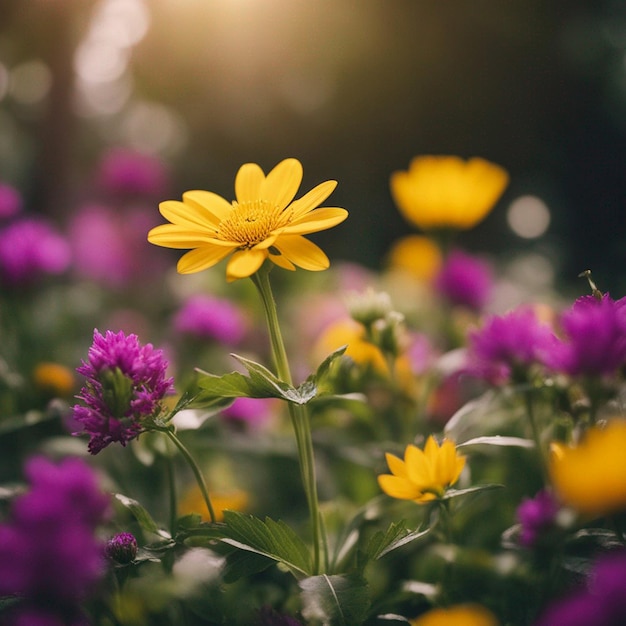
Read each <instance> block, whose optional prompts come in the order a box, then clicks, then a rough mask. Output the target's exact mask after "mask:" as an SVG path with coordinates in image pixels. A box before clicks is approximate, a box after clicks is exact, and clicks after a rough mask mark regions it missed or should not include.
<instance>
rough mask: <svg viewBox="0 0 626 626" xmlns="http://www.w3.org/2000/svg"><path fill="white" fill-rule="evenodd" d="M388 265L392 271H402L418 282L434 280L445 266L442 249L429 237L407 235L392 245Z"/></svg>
mask: <svg viewBox="0 0 626 626" xmlns="http://www.w3.org/2000/svg"><path fill="white" fill-rule="evenodd" d="M387 263H388V265H389V267H391V268H392V269H401V270H404V271H406V272H408V273H409V274H412V275H413V276H415V277H416V278H417V279H418V280H421V281H425V282H428V281H430V280H432V279H433V278H434V277H435V275H436V274H437V272H438V271H439V270H440V269H441V265H442V264H443V255H442V252H441V248H440V247H439V246H438V245H437V244H436V243H435V242H434V241H433V240H432V239H430V238H429V237H424V236H423V235H407V236H406V237H402V238H401V239H398V240H397V241H396V242H394V244H393V245H392V247H391V249H390V251H389V254H388V257H387Z"/></svg>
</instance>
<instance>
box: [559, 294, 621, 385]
mask: <svg viewBox="0 0 626 626" xmlns="http://www.w3.org/2000/svg"><path fill="white" fill-rule="evenodd" d="M560 326H561V328H562V329H563V333H564V335H565V336H564V338H563V340H562V341H559V342H558V343H557V344H556V346H555V348H554V350H552V352H551V353H550V355H549V356H548V360H547V365H548V366H549V367H550V368H551V369H553V370H555V371H557V372H562V373H565V374H569V375H570V376H610V375H613V374H615V373H616V372H617V371H619V370H620V369H621V368H623V367H625V366H626V298H622V299H621V300H617V301H615V300H613V299H612V298H611V297H610V296H609V295H608V294H606V295H604V296H603V297H602V299H597V298H595V297H594V296H584V297H582V298H579V299H578V300H576V302H575V303H574V305H573V306H572V307H571V308H570V309H569V310H567V311H565V312H564V313H563V314H562V315H561V319H560Z"/></svg>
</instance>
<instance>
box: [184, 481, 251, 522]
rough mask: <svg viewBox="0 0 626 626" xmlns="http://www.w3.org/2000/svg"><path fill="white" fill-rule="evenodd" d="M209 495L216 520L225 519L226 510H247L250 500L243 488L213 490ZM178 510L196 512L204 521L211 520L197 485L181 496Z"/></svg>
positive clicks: (186, 513) (185, 513)
mask: <svg viewBox="0 0 626 626" xmlns="http://www.w3.org/2000/svg"><path fill="white" fill-rule="evenodd" d="M209 495H210V497H211V504H212V505H213V510H214V511H215V521H216V522H221V521H223V520H224V511H245V510H246V508H247V507H248V504H249V501H250V497H249V495H248V493H247V492H245V491H243V490H242V489H232V490H231V491H223V492H220V491H217V492H214V491H211V492H210V493H209ZM178 512H179V514H180V515H191V514H192V513H196V514H198V515H200V516H201V517H202V519H203V521H205V522H209V521H211V518H210V517H209V512H208V511H207V508H206V504H205V503H204V499H203V498H202V493H201V491H200V488H199V487H198V486H197V485H193V486H192V487H191V488H190V489H189V491H187V492H186V493H185V494H184V496H183V497H182V498H181V501H180V503H179V505H178Z"/></svg>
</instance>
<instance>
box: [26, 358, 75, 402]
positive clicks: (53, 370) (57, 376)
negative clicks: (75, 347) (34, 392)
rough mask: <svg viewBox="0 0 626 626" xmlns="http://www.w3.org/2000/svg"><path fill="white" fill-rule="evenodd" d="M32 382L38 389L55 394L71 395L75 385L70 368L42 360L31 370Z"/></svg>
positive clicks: (61, 395)
mask: <svg viewBox="0 0 626 626" xmlns="http://www.w3.org/2000/svg"><path fill="white" fill-rule="evenodd" d="M33 382H34V383H35V386H36V387H37V388H38V389H41V390H42V391H44V392H46V393H51V394H53V395H56V396H60V397H62V398H63V397H66V396H69V395H71V393H72V391H74V387H75V385H76V379H75V378H74V373H73V372H72V370H70V369H68V368H67V367H65V366H64V365H61V364H59V363H49V362H47V361H43V362H41V363H39V364H38V365H37V366H36V367H35V369H34V370H33Z"/></svg>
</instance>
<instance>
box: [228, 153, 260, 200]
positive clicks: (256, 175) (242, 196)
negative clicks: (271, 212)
mask: <svg viewBox="0 0 626 626" xmlns="http://www.w3.org/2000/svg"><path fill="white" fill-rule="evenodd" d="M264 180H265V174H263V170H262V169H261V168H260V167H259V166H258V165H257V164H256V163H246V164H245V165H242V166H241V167H240V168H239V171H238V172H237V176H236V177H235V197H236V198H237V202H239V203H242V202H248V201H250V202H252V201H254V200H258V199H259V193H260V190H261V185H262V184H263V181H264Z"/></svg>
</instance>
